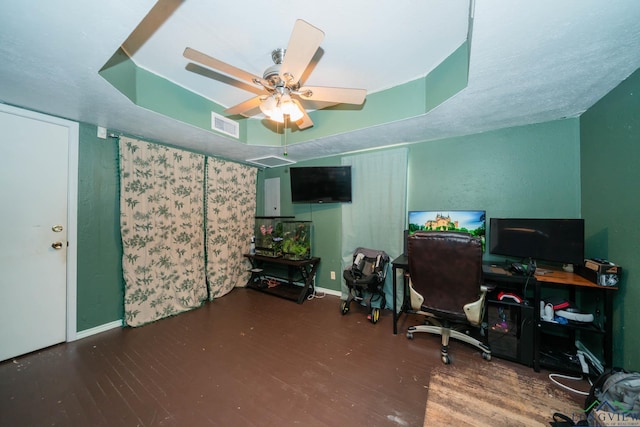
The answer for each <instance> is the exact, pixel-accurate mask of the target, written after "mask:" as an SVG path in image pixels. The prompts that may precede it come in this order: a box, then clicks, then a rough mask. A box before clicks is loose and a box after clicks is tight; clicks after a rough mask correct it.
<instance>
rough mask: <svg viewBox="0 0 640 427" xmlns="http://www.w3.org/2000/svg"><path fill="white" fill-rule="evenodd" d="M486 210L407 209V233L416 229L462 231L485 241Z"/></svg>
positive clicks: (411, 232)
mask: <svg viewBox="0 0 640 427" xmlns="http://www.w3.org/2000/svg"><path fill="white" fill-rule="evenodd" d="M486 216H487V214H486V212H485V211H483V210H451V211H442V210H438V211H435V210H429V211H409V228H408V230H409V234H410V235H411V234H413V233H415V232H416V231H463V232H466V233H469V234H471V235H472V236H475V237H478V238H480V240H482V249H483V250H484V247H485V241H486V230H487V224H486Z"/></svg>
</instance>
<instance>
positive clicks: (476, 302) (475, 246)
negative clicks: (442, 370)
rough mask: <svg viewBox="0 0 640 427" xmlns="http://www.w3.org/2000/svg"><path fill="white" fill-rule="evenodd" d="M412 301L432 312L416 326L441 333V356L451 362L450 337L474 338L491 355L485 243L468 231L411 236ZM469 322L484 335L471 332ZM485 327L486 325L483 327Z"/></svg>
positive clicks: (417, 308)
mask: <svg viewBox="0 0 640 427" xmlns="http://www.w3.org/2000/svg"><path fill="white" fill-rule="evenodd" d="M407 244H408V256H409V276H410V280H409V283H410V288H409V294H410V297H411V307H412V309H413V312H414V313H418V314H424V315H425V316H427V318H426V324H425V325H421V326H411V327H410V328H409V330H408V331H407V337H408V338H409V339H412V338H413V334H414V333H416V332H429V333H432V334H439V335H441V336H442V350H441V358H442V362H443V363H445V364H449V363H450V362H451V359H450V358H449V351H448V349H449V337H451V338H454V339H458V340H461V341H464V342H466V343H469V344H471V345H473V346H475V347H477V348H478V349H480V350H481V351H482V357H483V358H484V359H486V360H490V359H491V349H490V348H489V346H488V345H487V344H486V330H484V329H486V325H484V326H483V317H484V303H485V296H486V293H487V291H488V289H487V288H486V287H485V286H483V285H482V244H481V242H480V240H479V239H477V238H474V237H472V236H471V235H470V234H467V233H460V232H449V231H420V232H416V233H414V234H413V235H411V236H409V237H408V241H407ZM470 326H471V327H474V329H479V330H480V331H479V332H480V334H481V336H483V337H484V338H482V340H481V339H478V338H474V337H473V336H471V335H470V334H469V332H468V331H469V330H470ZM483 328H484V329H483Z"/></svg>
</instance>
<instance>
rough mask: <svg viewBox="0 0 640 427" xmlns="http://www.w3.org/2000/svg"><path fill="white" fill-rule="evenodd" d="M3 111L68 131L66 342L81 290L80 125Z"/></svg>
mask: <svg viewBox="0 0 640 427" xmlns="http://www.w3.org/2000/svg"><path fill="white" fill-rule="evenodd" d="M0 111H2V112H4V113H9V114H14V115H16V116H20V117H25V118H29V119H34V120H39V121H42V122H46V123H52V124H56V125H59V126H64V127H66V128H68V130H69V170H68V181H67V182H68V186H69V188H68V192H67V241H68V242H69V245H68V247H67V333H66V341H67V342H69V341H75V339H76V338H77V327H76V325H77V287H78V283H77V282H78V259H77V258H78V146H79V128H80V127H79V125H78V123H77V122H72V121H69V120H66V119H60V118H57V117H53V116H48V115H45V114H41V113H36V112H34V111H29V110H23V109H21V108H16V107H12V106H10V105H6V104H0Z"/></svg>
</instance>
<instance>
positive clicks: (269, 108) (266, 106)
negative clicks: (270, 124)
mask: <svg viewBox="0 0 640 427" xmlns="http://www.w3.org/2000/svg"><path fill="white" fill-rule="evenodd" d="M277 108H278V101H277V100H276V99H275V97H274V96H273V95H270V96H268V97H266V98H265V99H264V100H262V102H261V103H260V111H262V112H263V113H264V115H265V116H267V117H271V116H272V115H273V113H274V111H275V110H276V109H277Z"/></svg>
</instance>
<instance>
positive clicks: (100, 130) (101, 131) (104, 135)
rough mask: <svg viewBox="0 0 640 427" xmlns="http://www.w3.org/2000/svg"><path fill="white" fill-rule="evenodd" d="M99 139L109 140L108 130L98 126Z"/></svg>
mask: <svg viewBox="0 0 640 427" xmlns="http://www.w3.org/2000/svg"><path fill="white" fill-rule="evenodd" d="M98 138H101V139H107V128H103V127H102V126H98Z"/></svg>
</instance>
